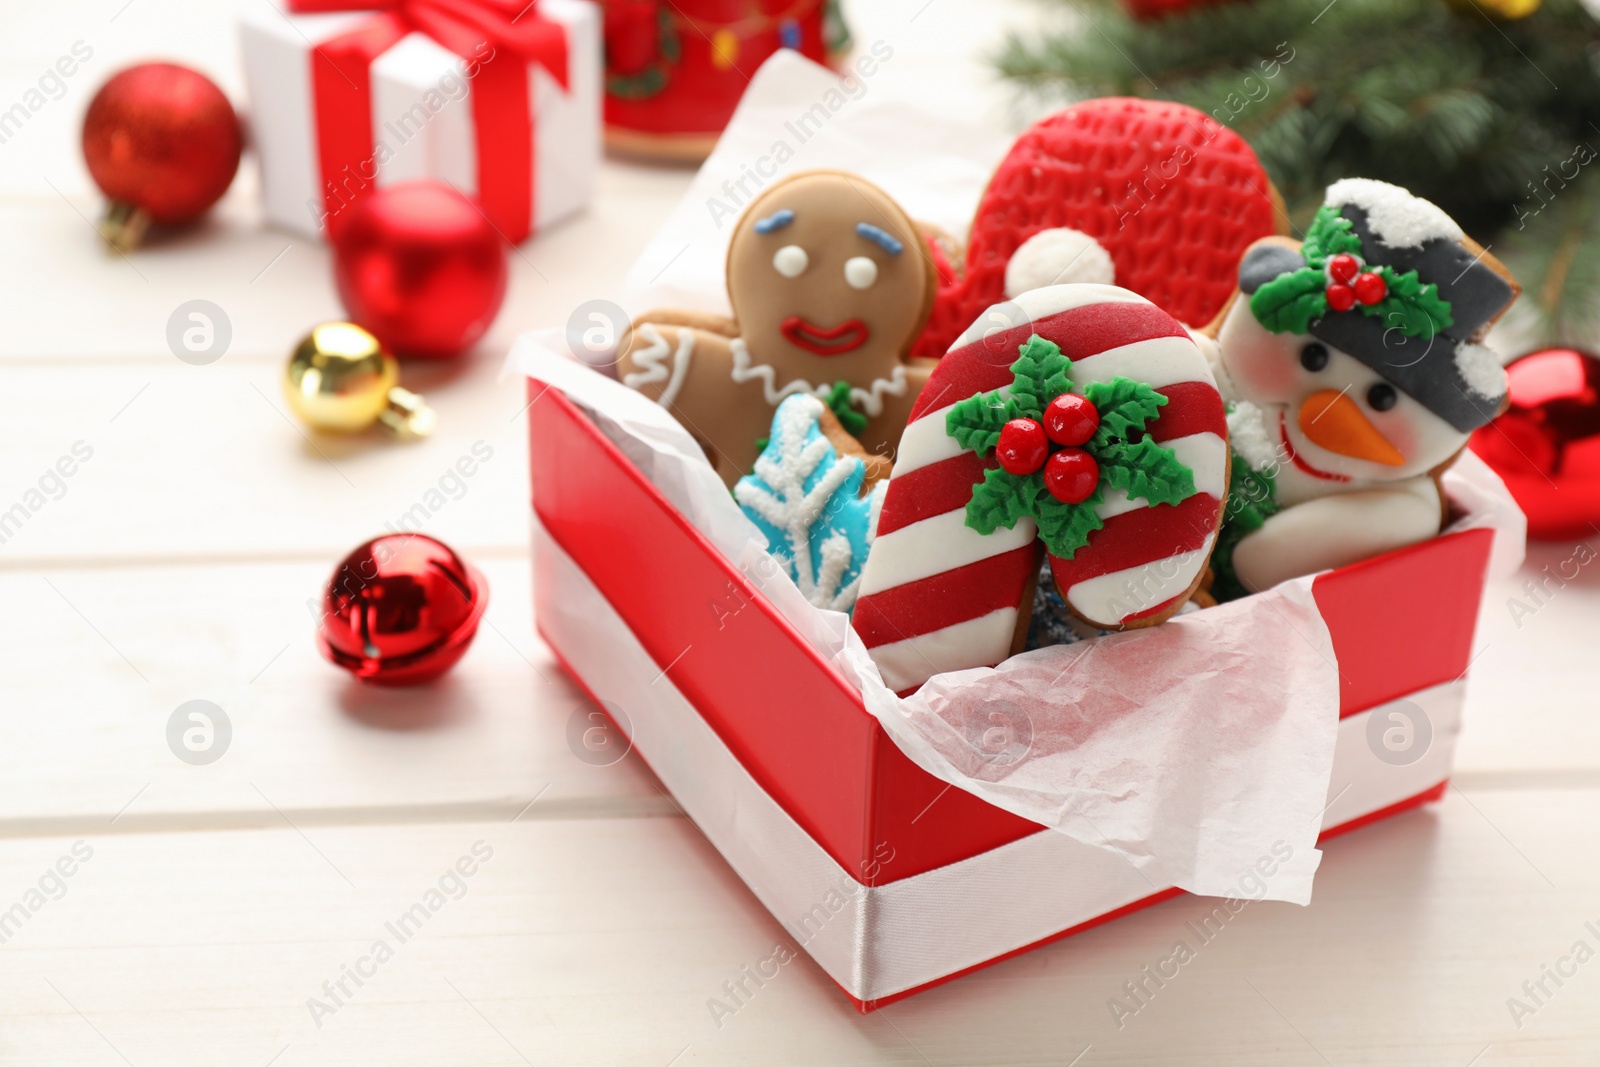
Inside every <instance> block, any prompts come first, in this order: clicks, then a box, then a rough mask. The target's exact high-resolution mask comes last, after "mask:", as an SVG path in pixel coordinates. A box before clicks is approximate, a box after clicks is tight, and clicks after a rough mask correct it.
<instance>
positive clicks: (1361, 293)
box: [1354, 271, 1389, 305]
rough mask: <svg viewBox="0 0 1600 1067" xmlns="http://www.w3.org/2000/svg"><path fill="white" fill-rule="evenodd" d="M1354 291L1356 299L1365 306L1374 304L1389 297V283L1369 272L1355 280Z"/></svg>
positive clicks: (1380, 276)
mask: <svg viewBox="0 0 1600 1067" xmlns="http://www.w3.org/2000/svg"><path fill="white" fill-rule="evenodd" d="M1354 289H1355V294H1356V299H1357V300H1359V301H1361V302H1362V303H1363V304H1367V305H1372V304H1376V303H1378V302H1379V301H1380V300H1382V299H1383V298H1384V297H1386V296H1388V295H1389V283H1388V282H1386V281H1384V280H1383V275H1381V274H1373V273H1371V272H1370V271H1369V272H1368V273H1366V274H1363V275H1361V276H1360V277H1359V278H1357V279H1356V281H1355V286H1354Z"/></svg>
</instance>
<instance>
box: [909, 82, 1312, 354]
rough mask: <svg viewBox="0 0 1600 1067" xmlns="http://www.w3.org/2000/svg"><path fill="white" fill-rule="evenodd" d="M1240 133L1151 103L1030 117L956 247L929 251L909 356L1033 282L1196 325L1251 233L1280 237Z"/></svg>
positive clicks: (1107, 104) (945, 342)
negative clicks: (1103, 289) (1104, 291)
mask: <svg viewBox="0 0 1600 1067" xmlns="http://www.w3.org/2000/svg"><path fill="white" fill-rule="evenodd" d="M1287 221H1288V220H1287V216H1286V215H1285V214H1284V210H1283V204H1282V200H1281V198H1280V197H1279V196H1278V193H1277V191H1276V190H1275V189H1274V188H1273V186H1272V182H1271V179H1269V178H1268V177H1267V172H1266V170H1265V169H1264V168H1263V167H1262V166H1261V162H1260V160H1258V159H1257V158H1256V154H1255V152H1254V151H1253V150H1252V149H1251V148H1250V146H1249V145H1248V144H1246V143H1245V141H1244V139H1243V138H1241V137H1240V136H1239V135H1238V134H1236V133H1234V132H1233V131H1232V130H1230V129H1228V128H1227V127H1225V126H1222V125H1221V124H1219V123H1218V122H1217V121H1216V120H1215V119H1213V118H1212V117H1211V116H1210V115H1207V114H1205V113H1204V112H1202V111H1197V110H1195V109H1194V108H1191V107H1186V106H1185V105H1183V104H1175V103H1169V102H1165V101H1159V100H1135V99H1128V98H1107V99H1100V100H1085V101H1083V102H1081V103H1078V104H1074V105H1072V106H1071V107H1068V108H1065V109H1063V110H1061V111H1058V112H1056V113H1055V114H1053V115H1050V116H1048V117H1047V118H1045V119H1042V120H1041V121H1039V122H1037V123H1035V124H1034V125H1033V126H1031V127H1029V128H1028V129H1027V130H1026V131H1024V132H1023V134H1022V136H1020V137H1019V138H1017V141H1016V143H1015V144H1014V145H1013V146H1012V147H1011V151H1010V152H1008V153H1007V154H1006V158H1005V159H1004V160H1003V161H1002V162H1001V163H1000V166H999V168H998V169H996V171H995V173H994V177H993V178H991V179H990V181H989V185H988V188H987V189H985V190H984V193H983V198H982V200H980V201H979V203H978V210H977V212H976V214H975V215H974V216H973V220H972V230H971V233H970V234H969V235H968V237H967V242H966V248H965V250H964V252H958V253H956V254H951V251H952V250H951V249H949V248H948V246H947V244H945V243H936V244H935V245H934V247H933V249H932V252H933V255H934V257H935V260H936V261H937V262H939V264H940V267H941V274H942V275H943V277H942V278H941V280H940V285H939V292H938V298H937V300H936V302H935V305H934V311H933V315H932V317H931V318H930V319H929V320H928V326H927V328H926V329H925V330H924V331H923V333H922V336H921V337H920V338H919V339H918V341H917V347H916V348H915V349H914V354H915V355H918V356H934V357H937V356H939V355H942V354H943V353H944V351H945V349H946V348H948V347H949V345H950V342H951V341H952V340H954V339H955V337H956V336H957V335H958V334H960V333H961V331H962V330H964V329H966V327H967V326H968V324H970V323H971V322H972V321H973V319H975V318H976V317H977V316H978V314H979V313H980V312H982V311H983V310H984V309H985V308H987V307H989V306H991V305H994V304H998V303H999V302H1000V301H1002V300H1004V299H1005V298H1006V297H1014V296H1016V295H1017V294H1018V293H1022V292H1026V291H1028V290H1030V289H1036V288H1039V287H1041V286H1046V285H1056V284H1062V283H1067V282H1102V283H1105V284H1116V285H1119V286H1121V287H1122V288H1124V289H1130V290H1132V291H1133V292H1136V293H1138V294H1139V295H1141V296H1143V297H1145V298H1146V299H1148V300H1150V301H1151V302H1153V303H1154V304H1156V305H1157V306H1158V307H1160V308H1161V309H1162V310H1163V311H1166V312H1167V313H1168V314H1170V315H1172V316H1173V317H1174V318H1176V319H1178V320H1179V321H1180V322H1183V323H1187V324H1188V325H1191V326H1204V325H1205V324H1206V323H1208V322H1210V321H1211V320H1212V319H1214V318H1215V317H1216V315H1217V313H1218V312H1219V311H1221V310H1222V308H1223V306H1224V305H1225V304H1226V303H1227V302H1228V299H1229V297H1231V296H1232V295H1233V273H1234V268H1235V267H1236V266H1237V265H1238V263H1239V257H1240V256H1241V255H1243V254H1244V250H1245V249H1246V248H1247V247H1249V246H1250V244H1251V243H1252V242H1253V241H1256V240H1258V239H1260V238H1262V237H1267V236H1269V235H1272V234H1277V233H1285V232H1287V229H1286V223H1287Z"/></svg>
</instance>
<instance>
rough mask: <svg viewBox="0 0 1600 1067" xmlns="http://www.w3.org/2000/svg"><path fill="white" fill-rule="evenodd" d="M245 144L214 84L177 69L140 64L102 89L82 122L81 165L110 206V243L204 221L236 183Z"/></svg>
mask: <svg viewBox="0 0 1600 1067" xmlns="http://www.w3.org/2000/svg"><path fill="white" fill-rule="evenodd" d="M243 145H244V137H243V134H242V132H241V130H240V127H239V116H238V115H236V114H234V111H233V105H231V104H229V103H228V98H227V97H226V96H224V95H223V94H222V90H221V89H218V88H217V87H216V86H215V85H214V84H212V82H211V81H210V79H208V78H207V77H206V76H205V75H203V74H201V73H199V72H198V71H194V70H190V69H189V68H188V67H180V66H178V65H177V64H175V63H143V64H140V65H139V66H136V67H130V68H128V69H127V70H124V71H122V72H121V73H119V74H116V75H114V76H113V77H112V78H111V80H110V81H108V82H106V83H105V84H104V85H102V86H101V87H100V91H99V92H97V93H95V95H94V99H93V100H91V101H89V110H88V112H87V113H86V114H85V115H84V117H83V159H84V162H85V163H86V164H88V167H89V175H90V177H92V178H93V179H94V182H95V184H96V185H98V186H99V187H100V191H101V192H103V193H105V194H106V196H107V197H108V198H109V199H110V200H111V210H110V212H109V213H108V216H107V219H108V221H107V225H106V227H104V229H106V231H107V232H106V236H107V237H108V238H109V239H111V240H112V241H114V242H115V243H117V244H118V245H119V247H124V248H126V247H131V246H132V245H133V244H137V243H138V238H139V236H140V235H141V234H142V232H143V230H144V227H145V225H147V224H148V223H149V222H151V221H154V222H159V223H163V224H166V225H176V224H178V223H183V222H188V221H189V220H191V219H195V218H198V217H199V216H200V215H202V214H204V213H205V211H206V209H208V208H209V207H211V205H212V204H214V203H216V202H217V200H218V199H219V198H220V197H221V196H222V194H223V193H225V192H227V191H228V186H229V185H230V184H232V183H233V176H234V173H235V172H237V171H238V169H239V152H240V150H241V149H242V148H243Z"/></svg>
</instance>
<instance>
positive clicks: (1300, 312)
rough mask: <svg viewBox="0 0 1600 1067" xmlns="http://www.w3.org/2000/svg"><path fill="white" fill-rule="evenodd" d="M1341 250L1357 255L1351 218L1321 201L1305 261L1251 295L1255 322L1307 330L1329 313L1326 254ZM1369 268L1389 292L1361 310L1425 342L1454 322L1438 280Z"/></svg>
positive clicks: (1308, 235)
mask: <svg viewBox="0 0 1600 1067" xmlns="http://www.w3.org/2000/svg"><path fill="white" fill-rule="evenodd" d="M1343 253H1348V254H1350V255H1353V256H1357V257H1361V238H1360V237H1358V236H1357V235H1356V232H1355V224H1354V223H1353V222H1351V221H1350V220H1349V219H1347V218H1345V217H1344V216H1343V215H1341V214H1340V213H1339V211H1338V209H1337V208H1335V207H1333V205H1331V204H1323V205H1322V207H1320V208H1318V209H1317V215H1316V218H1314V219H1312V221H1311V226H1310V228H1309V229H1307V230H1306V237H1305V240H1304V241H1302V242H1301V243H1300V254H1301V255H1302V256H1304V257H1305V260H1306V264H1307V265H1306V266H1305V267H1302V268H1301V269H1299V270H1292V271H1286V272H1284V273H1283V274H1280V275H1278V276H1277V277H1276V278H1274V279H1272V280H1271V281H1270V282H1267V283H1266V284H1265V285H1263V286H1262V287H1261V288H1259V289H1257V290H1256V291H1255V293H1254V294H1252V295H1251V297H1250V310H1251V312H1253V313H1254V314H1255V317H1256V321H1257V322H1259V323H1261V325H1263V326H1265V327H1266V328H1267V329H1269V330H1271V331H1272V332H1273V333H1307V332H1309V330H1310V328H1311V323H1312V322H1314V321H1315V320H1317V319H1320V318H1321V317H1322V316H1324V315H1326V314H1327V313H1328V298H1327V286H1328V278H1327V274H1326V273H1325V269H1324V268H1325V267H1326V266H1327V262H1328V260H1329V258H1330V257H1332V256H1336V255H1340V254H1343ZM1362 258H1363V261H1364V257H1362ZM1371 270H1372V271H1373V272H1374V273H1376V274H1377V275H1378V276H1379V277H1381V278H1382V279H1383V280H1384V283H1385V284H1386V285H1387V286H1388V289H1389V291H1388V295H1387V296H1385V297H1384V298H1383V299H1382V300H1380V301H1379V302H1378V303H1376V304H1361V305H1358V306H1359V307H1360V308H1361V313H1362V314H1364V315H1367V316H1380V317H1381V318H1382V319H1383V322H1384V323H1385V324H1386V325H1387V326H1388V328H1389V329H1392V330H1399V331H1400V332H1401V333H1403V334H1405V335H1406V336H1407V337H1420V338H1422V339H1423V340H1427V341H1431V340H1433V338H1434V337H1436V336H1437V335H1438V334H1439V332H1440V331H1441V330H1444V329H1446V328H1448V327H1449V326H1450V325H1451V324H1452V323H1453V321H1454V320H1453V318H1452V316H1451V310H1450V302H1449V301H1448V300H1446V299H1444V298H1443V297H1441V296H1440V295H1439V287H1438V286H1437V285H1432V284H1428V285H1424V284H1423V282H1422V279H1421V278H1420V277H1418V275H1417V272H1416V271H1414V270H1409V271H1406V272H1405V273H1404V274H1401V273H1399V272H1398V271H1396V270H1395V269H1394V268H1393V267H1390V266H1388V265H1387V264H1385V265H1382V266H1377V267H1372V268H1371Z"/></svg>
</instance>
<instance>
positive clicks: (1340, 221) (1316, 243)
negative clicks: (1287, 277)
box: [1300, 204, 1361, 270]
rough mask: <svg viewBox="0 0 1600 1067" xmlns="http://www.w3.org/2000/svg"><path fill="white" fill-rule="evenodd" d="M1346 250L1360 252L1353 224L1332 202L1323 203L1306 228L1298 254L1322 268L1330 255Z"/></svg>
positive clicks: (1319, 268)
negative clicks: (1304, 237)
mask: <svg viewBox="0 0 1600 1067" xmlns="http://www.w3.org/2000/svg"><path fill="white" fill-rule="evenodd" d="M1345 252H1348V253H1350V254H1351V255H1360V254H1361V238H1359V237H1357V236H1356V235H1355V224H1354V223H1353V222H1351V221H1350V220H1349V219H1347V218H1345V217H1344V216H1343V215H1341V214H1339V211H1338V209H1337V208H1335V207H1334V206H1333V205H1332V204H1323V205H1322V206H1321V207H1320V208H1318V209H1317V215H1316V217H1315V218H1313V219H1312V220H1311V226H1310V227H1309V228H1308V229H1307V230H1306V239H1305V240H1304V241H1302V242H1301V244H1300V254H1301V255H1302V256H1305V257H1306V262H1307V263H1309V264H1311V265H1312V266H1313V267H1316V268H1317V269H1318V270H1321V269H1322V266H1323V264H1325V263H1326V262H1327V261H1328V258H1329V257H1330V256H1337V255H1340V254H1341V253H1345Z"/></svg>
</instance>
